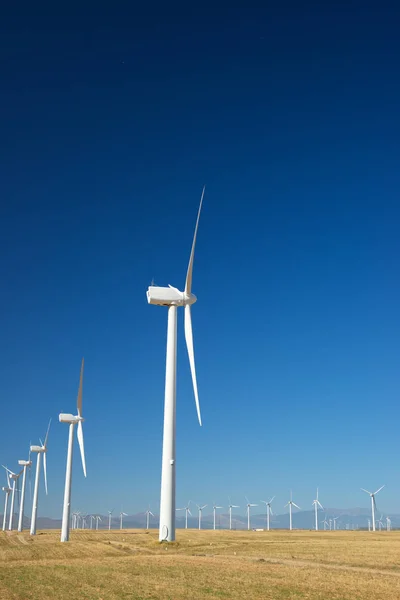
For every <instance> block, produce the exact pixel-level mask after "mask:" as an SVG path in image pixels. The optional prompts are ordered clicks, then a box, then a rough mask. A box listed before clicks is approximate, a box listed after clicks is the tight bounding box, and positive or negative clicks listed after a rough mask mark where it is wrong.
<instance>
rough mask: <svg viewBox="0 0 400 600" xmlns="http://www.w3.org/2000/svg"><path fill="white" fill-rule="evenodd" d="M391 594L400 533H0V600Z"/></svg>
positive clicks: (312, 599)
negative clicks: (163, 537) (65, 538)
mask: <svg viewBox="0 0 400 600" xmlns="http://www.w3.org/2000/svg"><path fill="white" fill-rule="evenodd" d="M221 598H226V599H232V600H236V599H243V598H248V599H251V600H261V599H262V600H268V599H276V600H283V599H307V600H317V599H318V600H330V599H335V600H353V599H354V600H356V599H357V600H359V599H368V598H374V600H389V599H390V600H396V599H399V600H400V532H396V531H393V532H381V533H375V534H372V533H368V532H351V531H335V532H333V531H332V532H324V531H320V532H310V531H299V530H298V531H292V532H289V531H270V532H266V531H265V532H247V531H246V532H244V531H232V532H229V531H210V530H207V531H198V530H187V531H185V530H178V531H177V541H176V542H175V543H172V544H169V545H166V544H160V543H159V542H158V532H157V531H156V530H150V531H149V532H145V531H143V530H123V531H117V530H111V531H104V530H100V531H97V532H96V531H91V530H86V531H80V530H77V531H72V532H71V541H70V542H69V543H65V544H61V543H60V542H59V532H58V531H54V530H52V531H50V530H48V531H41V532H39V534H38V535H37V536H36V537H31V536H29V534H28V533H22V534H18V533H16V532H11V533H4V532H1V535H0V599H1V600H3V599H4V600H39V599H40V600H47V599H49V600H50V599H51V600H78V599H79V600H158V599H162V600H164V599H165V600H167V599H171V600H186V599H193V600H200V599H208V600H217V599H221Z"/></svg>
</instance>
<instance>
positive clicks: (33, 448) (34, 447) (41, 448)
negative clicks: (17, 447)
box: [30, 446, 47, 452]
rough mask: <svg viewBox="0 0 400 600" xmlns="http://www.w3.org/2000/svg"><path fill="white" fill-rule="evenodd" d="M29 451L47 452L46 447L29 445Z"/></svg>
mask: <svg viewBox="0 0 400 600" xmlns="http://www.w3.org/2000/svg"><path fill="white" fill-rule="evenodd" d="M30 451H31V452H47V448H44V447H43V446H31V447H30Z"/></svg>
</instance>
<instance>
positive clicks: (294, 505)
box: [292, 502, 301, 510]
mask: <svg viewBox="0 0 400 600" xmlns="http://www.w3.org/2000/svg"><path fill="white" fill-rule="evenodd" d="M292 504H293V506H295V507H296V508H298V509H299V510H301V508H300V506H297V504H295V503H294V502H292Z"/></svg>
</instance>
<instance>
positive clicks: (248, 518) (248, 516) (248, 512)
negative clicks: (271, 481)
mask: <svg viewBox="0 0 400 600" xmlns="http://www.w3.org/2000/svg"><path fill="white" fill-rule="evenodd" d="M245 498H246V502H247V504H246V506H247V530H248V531H250V508H251V507H252V506H258V504H250V502H249V499H248V498H247V496H245Z"/></svg>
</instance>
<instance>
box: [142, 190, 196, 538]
mask: <svg viewBox="0 0 400 600" xmlns="http://www.w3.org/2000/svg"><path fill="white" fill-rule="evenodd" d="M204 191H205V188H203V192H202V194H201V199H200V206H199V211H198V213H197V221H196V227H195V230H194V237H193V244H192V250H191V253H190V259H189V266H188V270H187V275H186V283H185V290H184V291H183V292H180V291H179V290H178V289H177V288H174V287H172V286H169V287H158V286H154V285H151V286H150V287H149V289H148V290H147V300H148V302H149V304H156V305H159V306H168V330H167V357H166V372H165V401H164V432H163V449H162V470H161V500H160V530H159V540H160V541H167V542H173V541H174V540H175V508H176V503H175V494H176V465H175V455H176V444H175V434H176V330H177V322H176V312H177V308H178V307H179V306H184V307H185V339H186V346H187V350H188V355H189V363H190V370H191V373H192V381H193V389H194V397H195V401H196V408H197V416H198V419H199V423H200V425H201V415H200V405H199V397H198V391H197V380H196V367H195V362H194V347H193V332H192V317H191V312H190V307H191V305H192V304H193V303H194V302H196V300H197V298H196V296H195V295H194V294H192V272H193V260H194V250H195V246H196V237H197V228H198V225H199V219H200V212H201V206H202V203H203V197H204Z"/></svg>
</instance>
